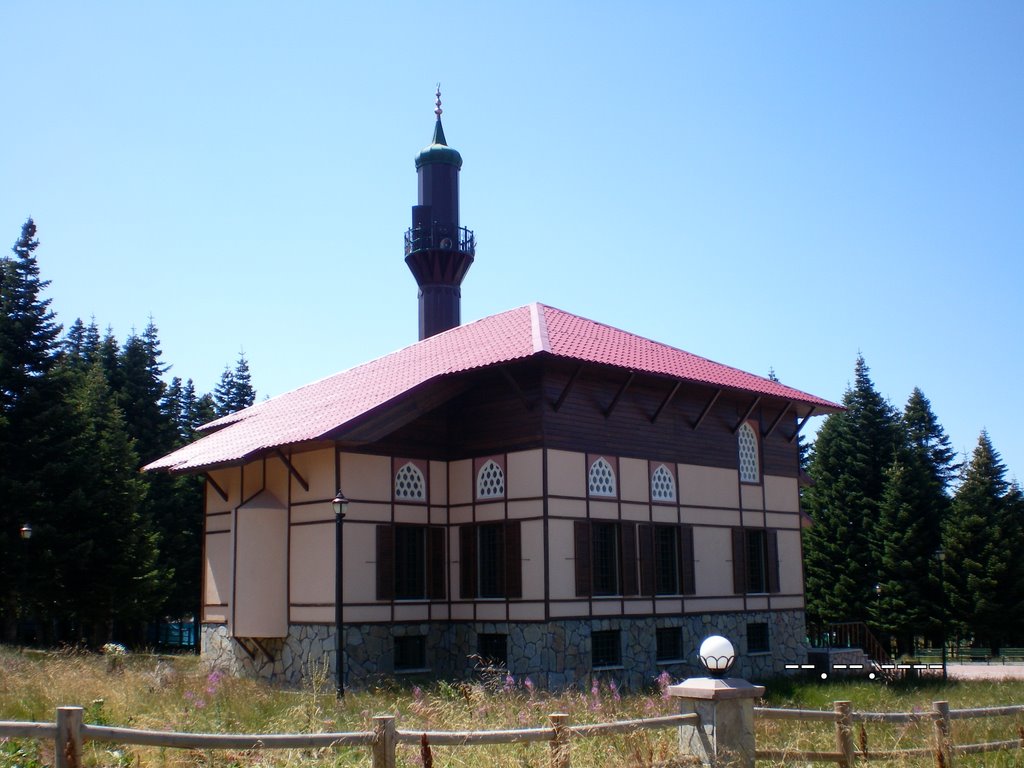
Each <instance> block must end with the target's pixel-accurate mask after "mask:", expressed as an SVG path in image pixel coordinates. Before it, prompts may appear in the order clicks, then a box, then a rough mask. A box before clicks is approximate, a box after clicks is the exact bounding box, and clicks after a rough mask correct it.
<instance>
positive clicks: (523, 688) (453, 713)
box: [0, 647, 1024, 768]
mask: <svg viewBox="0 0 1024 768" xmlns="http://www.w3.org/2000/svg"><path fill="white" fill-rule="evenodd" d="M316 677H317V680H318V682H315V683H312V684H310V685H309V686H307V687H306V688H305V689H303V690H297V691H296V690H291V691H289V690H281V689H278V688H274V687H270V686H267V685H265V684H262V683H258V682H255V681H251V680H243V679H237V678H232V677H230V676H225V675H222V674H220V673H217V672H210V671H209V670H207V669H205V668H204V667H203V666H202V665H201V664H200V663H199V661H198V659H196V658H194V657H182V658H175V659H157V658H155V657H152V656H143V655H129V656H127V657H123V658H117V659H114V658H112V657H103V656H96V655H87V654H63V655H51V654H48V655H43V654H35V653H21V652H19V651H18V650H16V649H10V648H6V649H5V648H2V647H0V720H22V721H26V720H27V721H41V722H52V721H53V719H54V712H55V709H56V707H58V706H61V705H79V706H82V707H84V708H85V721H86V722H87V723H93V724H102V725H119V726H126V727H132V728H145V729H157V730H173V731H185V732H207V733H209V732H212V733H315V732H331V731H363V730H371V729H372V718H373V716H374V715H379V714H394V715H396V716H397V719H398V727H399V728H401V729H403V730H416V729H424V730H427V729H430V730H485V729H497V728H518V727H530V726H546V725H548V719H547V715H548V714H549V713H552V712H567V713H569V715H570V717H571V721H572V722H573V723H588V722H608V721H612V720H621V719H629V718H634V717H651V716H656V715H663V714H673V713H675V712H676V711H677V707H676V704H675V702H673V701H672V700H671V699H669V698H668V697H667V696H666V695H665V694H664V692H663V691H662V690H661V689H660V688H659V686H658V684H657V682H656V681H652V686H651V689H650V690H649V691H644V692H633V693H630V694H624V693H621V692H619V691H618V690H616V689H615V688H614V686H613V685H611V684H607V685H606V684H602V685H600V686H598V687H596V688H593V689H590V690H586V691H575V692H567V693H563V694H560V695H550V694H547V693H542V692H540V691H537V690H535V689H534V688H533V686H532V684H531V683H530V682H529V681H528V680H523V679H516V680H512V679H507V678H505V677H502V676H500V675H492V676H490V677H489V678H486V679H480V680H477V681H473V682H471V683H463V684H447V683H435V684H430V685H423V686H422V687H419V686H415V685H412V684H406V685H398V684H395V685H390V686H385V687H381V688H378V689H375V690H371V691H365V692H350V693H349V694H348V695H347V696H346V697H345V698H344V700H343V701H341V702H338V701H337V700H336V698H335V695H334V689H333V685H332V683H331V681H329V680H327V679H326V676H324V675H319V676H316ZM663 682H665V681H663ZM767 685H768V692H767V694H766V700H765V701H764V702H762V703H763V704H764V705H766V706H770V707H798V708H804V709H823V710H831V709H832V702H833V701H836V700H849V701H852V702H853V704H854V709H856V710H858V711H873V712H912V711H919V712H927V711H929V710H930V708H931V702H932V701H936V700H947V701H949V702H950V705H951V706H952V707H953V708H966V707H977V706H994V705H999V704H1014V703H1024V681H1012V682H994V681H985V682H959V683H956V682H950V683H947V684H945V685H943V684H941V683H918V684H910V683H908V684H902V685H894V686H886V685H883V684H881V683H869V682H857V683H832V684H828V685H825V684H821V683H797V682H793V681H775V682H769V683H768V684H767ZM1022 728H1024V718H1012V717H1011V718H1007V717H1000V718H989V719H986V720H974V721H960V722H956V723H954V738H955V740H956V741H957V742H960V743H964V742H978V741H985V740H996V739H1008V738H1016V737H1017V736H1018V735H1019V734H1021V733H1024V731H1022V730H1021V729H1022ZM757 730H758V746H760V747H773V748H783V747H785V748H790V749H797V748H799V749H823V750H832V749H834V736H833V730H832V728H831V726H830V725H829V724H820V723H818V724H814V723H802V722H790V721H787V722H780V721H766V720H758V723H757ZM864 738H866V740H867V745H868V749H869V750H883V749H892V748H899V747H922V746H928V745H929V744H930V743H931V741H930V739H931V724H930V723H929V722H927V721H924V722H921V723H915V724H911V725H905V726H886V725H880V724H868V725H867V726H866V727H865V729H864V732H863V735H862V734H861V733H860V732H859V731H858V733H857V734H856V738H855V740H857V741H861V740H862V739H864ZM862 743H863V742H862ZM52 752H53V747H52V744H50V743H47V742H42V743H40V742H33V741H29V740H10V741H7V742H3V741H0V768H15V767H17V768H36V767H37V766H42V765H48V764H52V761H53V755H52ZM677 757H678V753H677V734H676V731H675V729H666V730H662V731H644V732H639V733H635V734H630V735H626V736H618V737H602V738H594V739H577V740H575V741H574V742H573V758H572V764H573V766H579V767H580V768H596V767H597V766H619V765H622V766H641V767H646V766H671V765H676V764H681V763H680V762H679V761H678V759H677ZM369 764H370V756H369V750H368V749H367V748H358V749H355V748H353V749H336V750H265V751H249V752H240V751H231V750H222V751H200V750H169V749H168V750H160V749H155V748H143V747H119V748H114V747H113V746H111V745H104V744H98V743H91V742H90V743H87V744H86V765H87V766H117V767H118V768H128V766H136V765H138V766H161V767H163V766H167V767H177V766H209V767H210V768H214V767H216V768H222V767H223V768H257V767H258V766H298V765H302V766H314V767H317V766H367V765H369ZM399 764H400V765H403V766H417V765H422V764H423V762H422V759H421V757H420V751H419V749H418V748H413V747H400V749H399ZM547 764H548V749H547V746H546V745H543V744H537V745H528V744H512V745H504V746H493V747H462V748H443V747H435V748H434V749H433V765H434V766H435V768H442V766H452V767H455V766H474V767H475V768H479V766H498V768H513V767H515V768H525V767H526V766H547ZM783 764H786V765H804V764H805V763H804V762H787V763H781V762H779V763H770V762H767V761H765V762H763V763H759V766H760V765H764V766H769V765H783ZM885 764H888V765H903V766H932V765H934V761H933V760H931V759H928V760H918V761H917V762H912V761H906V760H904V761H901V762H897V763H885ZM957 765H958V766H1017V765H1024V753H1022V752H1015V753H1003V754H998V755H991V754H990V755H985V756H980V757H976V758H961V759H959V760H958V762H957Z"/></svg>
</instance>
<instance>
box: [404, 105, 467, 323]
mask: <svg viewBox="0 0 1024 768" xmlns="http://www.w3.org/2000/svg"><path fill="white" fill-rule="evenodd" d="M436 105H437V106H436V108H435V110H434V114H435V115H437V122H436V123H435V124H434V139H433V141H432V142H431V143H430V145H429V146H427V147H424V149H423V150H422V151H421V152H420V153H419V154H418V155H417V156H416V176H417V180H418V201H417V204H416V205H414V206H413V207H412V227H411V228H410V229H409V231H408V232H406V233H405V263H406V264H408V265H409V269H410V270H411V271H412V274H413V277H415V278H416V283H417V285H419V288H420V291H419V305H420V339H421V340H422V339H425V338H427V337H429V336H434V335H435V334H438V333H441V332H442V331H447V330H448V329H449V328H455V327H456V326H458V325H459V324H460V322H461V321H460V318H459V314H460V313H459V305H460V302H461V299H462V292H461V288H460V286H461V285H462V278H464V277H465V276H466V272H468V271H469V267H470V266H471V265H472V264H473V257H474V255H475V254H476V241H475V240H474V239H473V233H472V232H470V231H469V230H468V229H466V228H464V227H460V226H459V170H460V169H461V168H462V155H460V154H459V153H458V151H457V150H454V149H452V148H451V147H449V146H448V143H447V142H446V141H445V138H444V129H443V128H442V127H441V112H442V109H441V86H440V85H439V86H438V87H437V101H436Z"/></svg>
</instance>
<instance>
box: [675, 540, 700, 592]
mask: <svg viewBox="0 0 1024 768" xmlns="http://www.w3.org/2000/svg"><path fill="white" fill-rule="evenodd" d="M696 571H697V568H696V566H695V564H694V558H693V526H692V525H683V526H680V528H679V592H680V593H681V594H684V595H693V594H696V593H697V574H696Z"/></svg>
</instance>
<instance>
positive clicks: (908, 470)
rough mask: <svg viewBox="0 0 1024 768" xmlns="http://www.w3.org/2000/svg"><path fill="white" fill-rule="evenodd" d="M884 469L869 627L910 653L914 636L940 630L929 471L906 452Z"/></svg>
mask: <svg viewBox="0 0 1024 768" xmlns="http://www.w3.org/2000/svg"><path fill="white" fill-rule="evenodd" d="M902 454H903V455H902V456H900V457H897V459H896V460H895V461H894V462H893V464H892V465H891V466H890V467H888V469H887V470H886V483H885V490H884V492H883V494H882V500H881V503H880V505H879V511H878V523H877V524H876V525H875V528H874V530H873V531H872V532H871V545H872V547H873V549H874V550H875V552H876V553H877V558H878V571H877V574H876V578H877V579H878V582H877V585H876V595H875V599H874V600H873V601H872V602H871V603H870V605H869V616H870V624H871V626H872V627H874V628H875V629H878V630H880V631H882V632H885V633H887V634H889V635H892V636H895V637H896V639H897V641H898V646H899V650H900V652H901V653H907V654H911V653H913V649H914V637H915V636H916V635H919V634H923V633H925V632H938V630H940V629H941V622H940V621H939V617H940V616H941V605H940V604H939V603H938V602H937V601H938V599H939V595H938V594H937V589H936V588H935V581H936V579H934V574H935V571H936V568H937V567H938V565H939V560H938V558H937V554H936V550H937V547H936V546H935V545H934V543H933V542H931V541H930V540H929V537H928V536H927V535H926V534H927V530H928V527H929V525H930V520H929V517H928V510H929V506H930V503H931V500H930V498H929V494H930V481H931V478H930V475H929V468H928V466H926V465H925V464H924V462H922V461H921V458H920V456H919V455H918V454H917V453H915V452H914V451H913V450H910V449H909V448H908V449H907V450H904V451H902Z"/></svg>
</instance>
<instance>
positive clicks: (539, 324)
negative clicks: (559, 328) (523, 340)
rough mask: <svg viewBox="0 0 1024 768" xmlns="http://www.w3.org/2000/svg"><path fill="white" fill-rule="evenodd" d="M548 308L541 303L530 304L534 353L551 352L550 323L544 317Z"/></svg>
mask: <svg viewBox="0 0 1024 768" xmlns="http://www.w3.org/2000/svg"><path fill="white" fill-rule="evenodd" d="M545 309H547V306H546V305H544V304H541V303H540V302H536V301H535V302H533V303H532V304H530V330H531V334H532V337H533V351H534V354H536V353H537V352H550V351H551V342H550V341H549V340H548V321H547V318H545V317H544V310H545Z"/></svg>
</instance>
